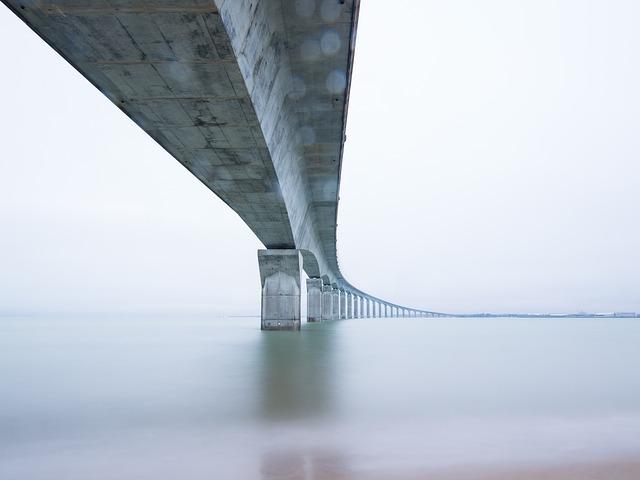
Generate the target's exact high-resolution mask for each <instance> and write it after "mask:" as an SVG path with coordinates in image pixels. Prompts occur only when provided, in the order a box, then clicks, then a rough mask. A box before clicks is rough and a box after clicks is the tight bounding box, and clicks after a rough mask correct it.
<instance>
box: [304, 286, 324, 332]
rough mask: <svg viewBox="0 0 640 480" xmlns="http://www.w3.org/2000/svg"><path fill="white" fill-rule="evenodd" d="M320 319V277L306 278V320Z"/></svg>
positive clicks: (318, 320) (316, 320) (315, 320)
mask: <svg viewBox="0 0 640 480" xmlns="http://www.w3.org/2000/svg"><path fill="white" fill-rule="evenodd" d="M321 320H322V279H321V278H307V322H320V321H321Z"/></svg>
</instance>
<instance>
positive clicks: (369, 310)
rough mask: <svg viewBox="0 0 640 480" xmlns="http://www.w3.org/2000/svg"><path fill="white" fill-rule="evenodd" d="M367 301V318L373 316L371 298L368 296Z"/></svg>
mask: <svg viewBox="0 0 640 480" xmlns="http://www.w3.org/2000/svg"><path fill="white" fill-rule="evenodd" d="M365 302H366V304H367V318H371V300H369V299H368V298H367V299H365Z"/></svg>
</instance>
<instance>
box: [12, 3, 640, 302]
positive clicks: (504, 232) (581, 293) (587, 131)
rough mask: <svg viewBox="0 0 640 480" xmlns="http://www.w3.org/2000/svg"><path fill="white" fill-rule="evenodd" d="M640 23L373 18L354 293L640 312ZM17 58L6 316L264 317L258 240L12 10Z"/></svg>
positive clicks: (351, 239) (550, 6)
mask: <svg viewBox="0 0 640 480" xmlns="http://www.w3.org/2000/svg"><path fill="white" fill-rule="evenodd" d="M407 12H411V15H407V14H406V13H407ZM639 18H640V5H638V3H637V2H634V1H597V2H596V1H592V2H585V1H560V2H558V1H536V2H533V1H529V2H514V1H483V2H477V1H449V2H441V1H425V2H417V1H408V0H405V1H401V0H397V1H396V2H394V3H393V9H389V4H388V2H383V1H376V0H368V1H365V2H363V4H362V7H361V15H360V23H359V31H358V42H357V48H356V59H355V71H354V78H353V85H352V89H351V101H350V107H349V120H348V128H347V138H348V139H347V144H346V150H345V157H344V166H343V175H342V179H343V180H342V188H341V203H340V211H339V227H338V235H339V244H338V252H339V258H340V265H341V268H342V270H343V272H344V274H345V275H346V277H347V278H348V279H349V281H351V282H352V283H353V284H354V285H357V286H358V287H360V288H362V289H364V290H367V291H370V292H371V293H372V294H374V295H377V296H380V297H382V298H387V299H389V300H391V301H394V302H397V303H401V304H408V305H412V306H416V307H422V308H428V309H433V310H441V311H479V310H490V311H506V310H509V311H513V310H520V311H539V310H556V311H559V310H563V311H570V310H579V309H584V310H595V311H608V310H636V311H640V294H639V292H640V282H639V281H638V271H640V253H638V249H637V245H638V244H640V227H639V222H638V216H639V215H638V201H639V196H640V195H639V194H638V188H637V186H638V178H640V163H639V162H638V154H639V153H640V135H638V129H639V127H640V125H639V121H638V118H640V94H639V92H638V88H637V85H640V69H639V68H638V60H637V52H638V50H639V47H640V32H638V31H637V28H636V26H637V22H638V19H639ZM0 52H1V54H2V56H3V59H4V65H5V67H4V68H3V74H2V75H1V76H0V92H2V93H0V96H1V100H2V102H1V103H0V104H1V105H2V110H1V112H2V114H1V115H0V131H1V132H2V152H1V154H0V192H2V193H1V194H0V230H1V235H0V266H1V267H0V312H17V311H49V310H50V311H58V310H85V311H86V310H91V311H105V310H107V311H111V310H119V311H123V310H153V311H162V310H167V311H182V310H187V311H212V312H215V313H257V312H258V310H259V307H258V305H259V279H258V269H257V260H256V249H257V248H259V247H260V244H259V242H258V241H257V240H256V239H255V237H254V236H253V234H252V233H251V232H250V231H249V229H248V228H247V227H246V226H245V225H244V224H243V223H242V221H240V219H239V218H237V216H236V215H235V214H234V213H233V212H232V211H231V210H230V209H229V208H228V207H226V206H225V205H224V204H223V203H222V202H221V201H220V200H218V199H217V197H215V195H214V194H213V193H211V192H209V191H208V190H207V189H206V188H205V187H204V186H202V185H201V184H200V183H199V182H198V181H197V180H196V179H195V177H193V176H192V175H191V174H190V173H189V172H187V171H186V170H185V169H184V168H183V167H181V166H180V165H179V164H178V162H177V161H175V160H174V159H172V158H171V157H170V156H169V155H168V154H167V153H166V152H164V150H162V149H161V148H160V147H159V146H158V145H156V144H155V143H154V142H153V141H152V140H151V139H150V138H149V137H147V136H146V135H145V134H144V133H143V132H142V131H141V130H140V129H139V128H138V127H137V126H135V125H134V124H133V123H132V122H130V121H129V120H128V119H127V118H126V117H125V116H124V115H123V114H122V113H121V112H120V111H119V110H118V109H116V108H115V107H114V106H113V105H112V104H111V103H110V102H108V101H107V100H106V98H104V97H103V96H102V95H101V94H100V93H99V92H97V90H95V89H94V88H93V87H92V86H91V85H90V84H89V83H88V82H87V81H86V80H84V79H83V78H82V77H81V76H80V75H79V74H78V73H77V72H76V71H75V70H73V69H72V68H71V67H70V66H69V65H67V64H66V63H65V62H64V61H63V60H62V59H61V58H59V57H58V56H57V55H56V54H55V53H54V52H53V51H52V50H51V49H50V48H49V47H48V46H46V45H45V44H44V43H43V42H42V41H41V40H40V39H39V38H37V37H36V36H35V35H34V34H33V33H32V32H31V31H30V30H28V29H27V27H26V26H25V25H23V24H22V23H21V22H20V21H19V20H18V19H17V18H15V17H14V16H13V15H12V14H11V13H10V12H9V11H8V10H7V9H6V8H4V7H0Z"/></svg>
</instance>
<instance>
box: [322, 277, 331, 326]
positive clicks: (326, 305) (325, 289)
mask: <svg viewBox="0 0 640 480" xmlns="http://www.w3.org/2000/svg"><path fill="white" fill-rule="evenodd" d="M332 316H333V287H332V286H331V285H323V286H322V320H323V321H324V320H331V319H332Z"/></svg>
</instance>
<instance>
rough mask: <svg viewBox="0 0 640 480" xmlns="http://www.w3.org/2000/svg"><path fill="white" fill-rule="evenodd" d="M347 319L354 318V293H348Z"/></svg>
mask: <svg viewBox="0 0 640 480" xmlns="http://www.w3.org/2000/svg"><path fill="white" fill-rule="evenodd" d="M347 318H353V293H351V292H347Z"/></svg>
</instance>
